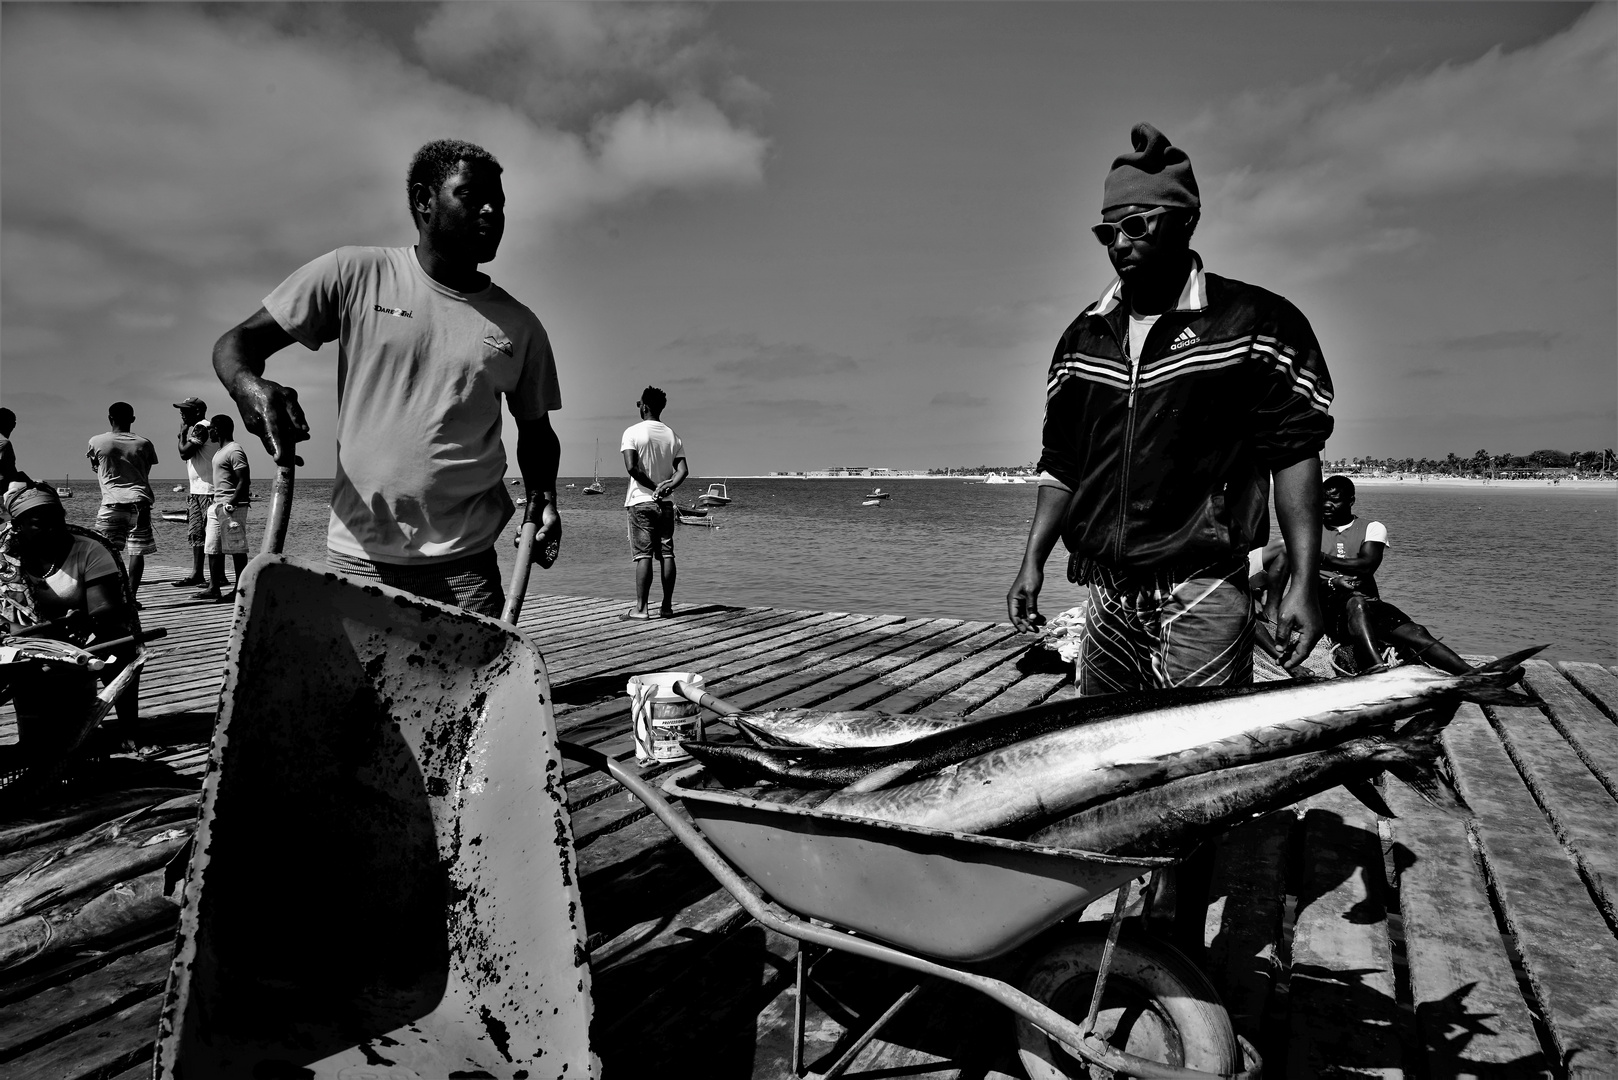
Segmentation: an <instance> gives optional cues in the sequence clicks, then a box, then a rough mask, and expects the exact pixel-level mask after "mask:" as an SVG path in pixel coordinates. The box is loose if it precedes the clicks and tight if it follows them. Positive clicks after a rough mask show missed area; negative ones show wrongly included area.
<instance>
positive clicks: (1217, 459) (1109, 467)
mask: <svg viewBox="0 0 1618 1080" xmlns="http://www.w3.org/2000/svg"><path fill="white" fill-rule="evenodd" d="M1132 135H1133V143H1134V151H1133V152H1132V153H1128V154H1123V155H1121V156H1119V157H1118V158H1116V159H1115V160H1114V161H1113V164H1112V171H1111V172H1110V173H1108V175H1107V180H1106V186H1105V188H1104V191H1103V198H1102V205H1101V211H1102V212H1101V222H1100V224H1097V225H1096V226H1095V227H1094V229H1093V231H1094V233H1095V235H1096V238H1097V239H1098V240H1099V241H1100V242H1101V243H1102V245H1103V246H1104V247H1105V248H1106V250H1107V255H1108V257H1109V258H1110V259H1111V261H1112V266H1113V269H1114V270H1115V271H1116V272H1117V278H1116V279H1115V280H1114V281H1113V282H1112V284H1110V285H1109V286H1108V287H1107V289H1106V291H1105V292H1103V293H1102V294H1101V297H1100V299H1098V300H1097V301H1096V302H1095V303H1093V304H1091V305H1090V306H1089V307H1087V308H1085V309H1084V311H1083V312H1082V313H1080V315H1079V317H1078V318H1077V319H1075V320H1074V321H1073V323H1072V325H1071V326H1069V327H1068V328H1067V331H1066V332H1065V333H1064V334H1063V335H1062V338H1061V340H1060V341H1059V342H1058V343H1057V346H1056V352H1055V355H1054V357H1053V358H1052V360H1051V365H1050V374H1049V379H1048V381H1047V384H1046V399H1045V421H1044V433H1043V442H1044V446H1043V451H1042V453H1041V456H1040V470H1041V475H1040V489H1039V500H1038V504H1037V509H1036V510H1035V515H1034V520H1033V524H1032V526H1031V527H1030V529H1029V533H1028V545H1027V550H1026V552H1025V553H1024V555H1023V562H1022V568H1021V571H1020V572H1019V573H1018V575H1017V579H1016V581H1015V582H1014V583H1013V584H1012V587H1011V591H1010V592H1009V593H1008V594H1007V596H1006V607H1007V611H1008V614H1009V615H1010V617H1011V620H1012V622H1013V624H1015V625H1016V627H1017V628H1018V629H1019V630H1023V631H1031V630H1035V629H1037V628H1038V627H1039V626H1040V625H1041V624H1042V623H1043V622H1044V618H1043V617H1042V616H1041V615H1040V614H1039V611H1038V597H1039V590H1040V586H1041V585H1042V584H1043V581H1044V565H1045V560H1046V558H1047V557H1048V556H1049V554H1050V552H1051V550H1052V548H1054V546H1055V543H1056V539H1057V537H1058V536H1059V537H1061V539H1062V541H1063V543H1064V544H1065V545H1066V546H1067V549H1068V551H1069V552H1070V559H1069V565H1068V575H1069V578H1070V579H1071V580H1073V581H1076V582H1079V583H1083V584H1087V585H1088V588H1089V611H1088V614H1087V622H1086V636H1085V642H1084V648H1083V652H1082V653H1081V656H1080V660H1079V672H1080V676H1079V678H1080V692H1081V693H1084V694H1102V693H1111V692H1116V691H1125V690H1139V689H1151V688H1161V687H1171V686H1206V685H1223V684H1241V683H1248V682H1251V680H1252V673H1253V636H1254V625H1253V614H1252V605H1251V603H1250V601H1249V599H1248V595H1247V552H1248V551H1249V550H1250V549H1252V548H1254V547H1259V546H1262V545H1263V544H1264V542H1265V540H1266V538H1267V536H1268V534H1269V527H1270V526H1269V509H1268V504H1269V496H1270V484H1271V480H1272V478H1273V480H1274V484H1275V505H1276V516H1277V518H1278V519H1279V525H1280V529H1281V533H1282V536H1283V537H1284V539H1285V541H1286V545H1287V549H1288V552H1289V555H1290V557H1291V560H1292V567H1293V574H1292V580H1291V583H1290V585H1289V586H1288V589H1287V592H1286V595H1285V598H1284V599H1283V601H1282V603H1281V609H1280V620H1281V621H1280V626H1279V627H1278V633H1277V635H1276V636H1277V644H1278V645H1279V646H1280V648H1281V651H1282V661H1283V663H1284V664H1285V665H1286V667H1287V669H1288V670H1294V669H1296V668H1297V666H1298V665H1299V664H1300V663H1301V662H1302V661H1303V659H1304V658H1305V657H1306V656H1308V655H1309V652H1310V650H1311V649H1312V648H1313V647H1314V645H1315V642H1316V641H1317V640H1318V639H1319V638H1320V634H1321V617H1320V614H1319V611H1318V606H1317V603H1316V596H1315V589H1316V576H1317V575H1316V562H1317V560H1318V557H1319V550H1318V547H1319V545H1318V537H1319V535H1320V508H1319V499H1320V496H1319V491H1320V451H1321V449H1322V448H1323V447H1324V446H1325V443H1326V437H1327V436H1328V435H1330V434H1331V430H1332V420H1331V417H1330V416H1329V415H1327V409H1328V408H1329V406H1330V405H1331V399H1332V386H1331V377H1330V375H1329V374H1328V373H1327V371H1326V364H1325V361H1324V359H1323V358H1322V357H1321V354H1320V345H1319V343H1318V342H1317V341H1316V340H1315V335H1314V331H1313V330H1311V329H1310V326H1309V321H1308V320H1307V319H1305V318H1304V316H1303V315H1302V313H1300V312H1299V311H1298V309H1297V308H1295V307H1294V306H1293V305H1292V304H1290V303H1288V302H1287V301H1286V300H1285V299H1283V298H1281V297H1279V296H1277V295H1275V294H1274V293H1272V292H1268V291H1266V290H1264V289H1261V288H1258V287H1257V286H1254V285H1248V284H1245V283H1243V282H1240V281H1232V280H1231V279H1229V278H1224V277H1220V276H1218V275H1217V274H1212V273H1209V272H1208V271H1206V270H1204V269H1203V266H1202V260H1201V258H1200V257H1198V255H1197V253H1196V252H1194V251H1193V250H1191V237H1192V234H1193V232H1194V231H1195V229H1196V226H1197V221H1198V218H1199V216H1200V210H1201V199H1200V198H1199V196H1198V192H1197V181H1196V177H1195V175H1194V174H1193V172H1192V169H1191V160H1190V158H1189V157H1187V155H1186V153H1185V151H1184V150H1181V149H1180V148H1178V147H1176V146H1173V145H1172V144H1170V142H1169V140H1168V139H1167V138H1165V137H1164V135H1163V134H1162V132H1160V131H1158V130H1157V129H1156V128H1153V127H1152V126H1151V125H1149V124H1139V125H1137V126H1136V127H1135V129H1134V131H1133V133H1132Z"/></svg>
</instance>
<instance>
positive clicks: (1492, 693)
mask: <svg viewBox="0 0 1618 1080" xmlns="http://www.w3.org/2000/svg"><path fill="white" fill-rule="evenodd" d="M1508 675H1509V673H1508ZM1521 678H1522V668H1518V669H1517V677H1516V678H1515V679H1511V682H1509V683H1502V684H1497V685H1493V686H1491V685H1489V684H1487V683H1484V684H1482V685H1472V686H1465V687H1462V688H1461V700H1462V701H1470V702H1472V703H1473V704H1474V705H1532V704H1533V701H1532V700H1530V699H1529V697H1528V695H1526V694H1519V693H1517V692H1516V691H1515V690H1512V689H1510V686H1511V683H1515V682H1516V681H1517V680H1518V679H1521Z"/></svg>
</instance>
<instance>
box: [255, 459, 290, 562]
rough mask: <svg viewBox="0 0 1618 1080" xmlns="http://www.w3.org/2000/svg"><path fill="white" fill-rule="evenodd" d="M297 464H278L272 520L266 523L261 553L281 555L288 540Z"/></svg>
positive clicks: (271, 506)
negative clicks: (288, 524) (288, 525)
mask: <svg viewBox="0 0 1618 1080" xmlns="http://www.w3.org/2000/svg"><path fill="white" fill-rule="evenodd" d="M296 468H297V466H295V465H277V466H276V468H275V486H274V488H272V489H271V492H270V520H269V521H268V522H266V523H265V525H264V543H263V545H262V546H261V547H260V548H259V554H261V555H279V554H281V549H282V548H283V547H285V546H286V542H287V521H288V520H289V519H290V518H291V516H292V487H293V482H292V480H293V472H294V470H295V469H296Z"/></svg>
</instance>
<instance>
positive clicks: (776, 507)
mask: <svg viewBox="0 0 1618 1080" xmlns="http://www.w3.org/2000/svg"><path fill="white" fill-rule="evenodd" d="M562 482H563V483H564V484H565V483H570V482H571V483H576V484H577V485H578V487H583V486H584V484H586V483H587V482H588V478H577V477H575V478H571V479H564V480H563V481H562ZM709 482H710V481H709V480H707V479H704V480H700V481H698V480H695V479H693V480H690V481H687V483H686V485H685V487H684V488H682V489H681V492H680V494H681V497H682V501H685V502H689V501H690V499H691V498H692V497H694V496H695V495H696V494H697V493H700V492H701V491H702V490H703V489H704V488H705V487H706V486H707V484H708V483H709ZM727 482H728V484H729V490H730V495H731V497H732V499H733V500H734V502H733V503H732V504H731V505H730V506H728V507H726V508H724V509H721V510H717V511H715V512H714V513H713V518H714V520H715V521H717V522H718V525H719V527H718V528H713V529H706V528H695V527H691V528H686V527H682V528H680V529H679V530H678V532H677V533H676V536H675V553H676V555H677V556H678V559H679V572H680V577H679V586H678V589H677V592H676V595H675V603H676V606H677V607H678V606H681V605H696V604H703V603H714V602H721V603H728V604H756V605H765V606H772V607H792V608H813V609H817V610H823V611H859V612H894V613H900V614H905V615H913V616H946V617H952V618H959V619H985V620H996V621H998V620H1003V619H1004V618H1005V593H1006V589H1007V588H1008V587H1009V586H1010V584H1011V579H1012V577H1013V576H1015V574H1016V571H1017V565H1018V562H1019V561H1020V560H1021V558H1022V549H1023V541H1024V539H1025V537H1026V536H1027V532H1028V521H1029V518H1030V517H1031V515H1032V513H1033V507H1034V498H1035V488H1034V487H1033V486H1032V485H1018V484H1008V485H994V484H981V483H973V482H965V481H961V480H901V481H895V482H894V483H893V484H892V486H891V487H889V486H888V485H884V487H885V488H886V489H887V490H890V491H891V492H892V493H893V497H892V498H891V499H889V500H888V501H887V502H885V503H883V504H882V505H880V506H874V507H865V506H862V505H861V497H862V496H863V495H865V494H866V493H867V492H868V491H869V490H870V487H871V484H870V481H855V480H787V479H766V480H730V481H727ZM608 483H609V493H608V494H606V495H600V496H586V495H581V494H579V492H578V489H577V488H574V489H567V488H564V489H563V492H562V522H563V530H564V531H563V539H562V557H561V560H560V561H559V562H558V563H557V564H556V566H554V567H553V568H551V569H550V570H540V569H538V568H535V570H534V577H535V583H534V585H533V586H532V588H533V589H534V590H535V591H544V592H553V593H564V594H570V595H577V596H622V597H624V598H625V602H626V604H627V603H628V601H629V600H630V598H631V596H632V572H633V571H632V568H631V565H630V558H629V545H628V542H627V540H626V538H625V516H624V510H623V506H622V503H623V489H624V481H622V480H621V479H614V480H611V481H609V482H608ZM167 486H172V481H171V482H170V483H169V484H168V485H167ZM266 486H267V485H266ZM74 488H75V490H76V495H77V497H76V498H74V499H73V500H71V501H70V502H69V503H68V504H67V505H68V506H69V507H70V520H73V521H76V522H80V523H84V524H89V523H90V521H91V519H92V518H93V517H94V514H95V509H96V504H97V492H96V487H95V484H94V482H93V481H90V482H84V481H76V482H75V483H74ZM330 490H331V482H330V481H329V480H312V479H304V478H301V477H300V478H299V480H298V497H297V500H296V502H295V505H294V507H293V518H292V525H291V528H290V529H289V531H288V537H287V552H288V553H289V554H292V555H297V556H303V557H308V558H311V559H315V560H319V559H321V558H323V557H324V552H325V535H326V502H327V499H328V497H329V494H330ZM158 502H159V508H160V509H169V510H174V509H179V508H180V504H179V496H177V495H171V494H169V493H168V492H167V490H166V489H165V488H164V487H163V486H160V491H159V500H158ZM267 505H268V504H267V502H261V503H260V504H259V505H258V506H257V507H255V511H254V512H255V515H257V516H256V517H255V520H254V524H253V526H252V529H253V534H254V535H255V537H256V536H257V535H258V533H259V531H260V528H261V527H262V522H263V513H264V511H265V510H266V509H267ZM1356 510H1358V511H1359V512H1360V513H1361V514H1362V515H1365V516H1368V517H1371V518H1373V519H1376V520H1380V521H1382V522H1384V523H1385V524H1386V525H1387V526H1388V530H1389V540H1390V547H1389V551H1388V554H1387V557H1386V558H1385V560H1384V561H1383V564H1382V570H1381V572H1380V573H1379V574H1378V575H1377V580H1378V582H1379V583H1380V584H1381V586H1382V592H1383V595H1384V596H1386V597H1387V598H1388V599H1390V600H1392V601H1393V602H1395V603H1397V604H1398V605H1399V606H1400V607H1402V608H1404V609H1405V610H1406V611H1407V612H1409V613H1410V615H1411V616H1412V617H1414V618H1415V619H1417V620H1418V621H1421V622H1424V623H1426V624H1427V626H1428V627H1429V628H1430V629H1432V630H1433V631H1434V632H1435V633H1437V634H1438V635H1440V636H1441V637H1443V638H1444V639H1445V640H1446V641H1448V642H1449V643H1450V644H1451V645H1452V646H1454V647H1455V648H1456V649H1458V650H1460V651H1461V652H1477V653H1503V652H1508V651H1510V650H1513V649H1518V648H1522V647H1524V646H1526V645H1530V644H1537V643H1540V642H1547V641H1548V642H1551V643H1552V648H1551V650H1550V651H1549V654H1548V655H1552V656H1556V657H1559V658H1563V659H1572V660H1598V661H1602V662H1606V663H1611V662H1613V661H1614V659H1615V658H1618V497H1615V495H1614V493H1613V492H1612V491H1611V490H1610V489H1609V490H1604V491H1572V490H1567V491H1563V490H1560V489H1558V490H1549V489H1546V488H1543V487H1541V488H1535V489H1518V490H1513V489H1511V488H1510V487H1503V488H1492V489H1488V490H1475V489H1458V488H1443V487H1437V486H1428V485H1422V484H1415V483H1411V484H1409V485H1408V486H1399V487H1370V486H1367V487H1364V488H1362V489H1361V492H1360V499H1359V503H1358V504H1357V506H1356ZM157 530H158V544H159V547H160V552H159V554H158V555H157V556H156V557H155V558H154V561H156V562H159V563H163V564H170V565H177V564H182V563H185V562H186V561H187V559H188V554H189V551H188V549H187V547H186V544H185V526H184V524H183V523H174V522H166V521H159V522H158V523H157ZM509 533H510V530H508V537H507V539H505V540H503V541H502V543H501V547H500V553H501V557H502V562H503V564H504V567H505V571H506V573H507V575H508V579H509V574H510V568H511V563H512V557H511V541H510V539H509ZM1065 564H1066V560H1065V558H1063V557H1062V555H1061V549H1060V547H1058V553H1057V554H1056V555H1053V556H1052V559H1051V565H1050V567H1049V568H1048V569H1049V571H1050V573H1049V574H1048V576H1047V580H1046V587H1045V592H1044V595H1043V597H1042V603H1041V605H1040V606H1041V609H1042V610H1043V611H1045V612H1046V613H1047V614H1055V613H1057V612H1059V611H1061V610H1062V609H1063V608H1065V607H1069V606H1071V605H1072V604H1073V603H1075V602H1077V599H1078V591H1077V590H1076V589H1075V588H1074V587H1073V586H1071V585H1069V584H1068V583H1067V581H1066V580H1065V579H1064V568H1065ZM657 595H658V593H657V586H656V584H655V583H654V585H653V597H654V600H655V598H656V597H657Z"/></svg>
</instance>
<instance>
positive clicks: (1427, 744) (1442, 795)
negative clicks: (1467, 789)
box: [1379, 709, 1469, 817]
mask: <svg viewBox="0 0 1618 1080" xmlns="http://www.w3.org/2000/svg"><path fill="white" fill-rule="evenodd" d="M1453 715H1454V710H1453V709H1432V710H1428V711H1426V712H1422V713H1418V714H1417V715H1416V718H1415V719H1414V720H1412V721H1411V722H1410V723H1409V724H1406V725H1405V727H1404V728H1402V729H1401V730H1400V732H1399V735H1398V736H1397V738H1396V739H1395V740H1394V741H1393V742H1391V743H1389V744H1388V746H1387V747H1386V748H1385V750H1384V751H1383V752H1382V753H1381V754H1379V757H1380V758H1381V759H1382V760H1383V762H1384V766H1383V767H1384V768H1386V769H1387V771H1388V772H1389V773H1391V774H1392V775H1393V776H1394V777H1396V778H1397V779H1398V780H1399V781H1400V782H1402V783H1403V784H1404V785H1405V786H1406V787H1408V788H1409V789H1410V790H1411V791H1414V792H1415V793H1416V794H1417V795H1418V796H1420V797H1421V800H1422V801H1423V802H1425V803H1426V804H1427V805H1429V806H1431V807H1433V808H1435V809H1437V810H1440V811H1442V812H1444V813H1445V814H1448V815H1450V816H1451V817H1459V816H1463V815H1465V814H1467V813H1468V812H1469V810H1468V807H1467V805H1466V800H1465V799H1463V798H1461V793H1460V792H1459V791H1457V790H1456V788H1455V784H1454V781H1453V780H1451V778H1450V776H1449V775H1448V774H1447V773H1446V772H1445V769H1444V748H1443V744H1442V743H1441V742H1440V741H1439V736H1440V735H1442V734H1443V731H1444V725H1445V724H1447V723H1449V720H1450V718H1451V717H1452V716H1453Z"/></svg>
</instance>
